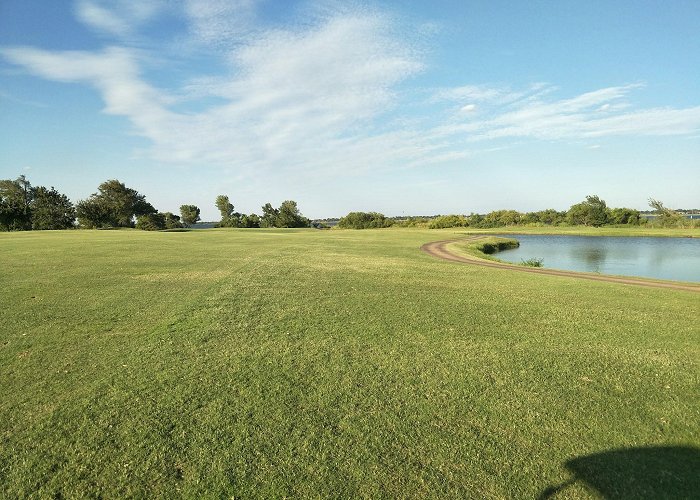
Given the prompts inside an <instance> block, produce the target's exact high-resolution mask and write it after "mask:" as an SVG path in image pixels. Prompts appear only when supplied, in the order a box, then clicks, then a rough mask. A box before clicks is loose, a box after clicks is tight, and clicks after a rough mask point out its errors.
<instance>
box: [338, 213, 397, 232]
mask: <svg viewBox="0 0 700 500" xmlns="http://www.w3.org/2000/svg"><path fill="white" fill-rule="evenodd" d="M393 223H394V222H393V221H392V220H391V219H387V218H386V217H385V216H384V214H380V213H378V212H350V213H349V214H348V215H346V216H345V217H341V218H340V220H339V221H338V227H339V228H341V229H375V228H380V227H390V226H391V225H393Z"/></svg>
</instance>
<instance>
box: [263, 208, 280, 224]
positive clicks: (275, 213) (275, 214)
mask: <svg viewBox="0 0 700 500" xmlns="http://www.w3.org/2000/svg"><path fill="white" fill-rule="evenodd" d="M262 212H263V214H262V217H260V227H279V226H278V218H279V215H280V211H279V210H277V209H276V208H274V207H273V206H272V204H271V203H265V204H264V205H263V206H262Z"/></svg>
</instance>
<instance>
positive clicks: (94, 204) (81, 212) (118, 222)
mask: <svg viewBox="0 0 700 500" xmlns="http://www.w3.org/2000/svg"><path fill="white" fill-rule="evenodd" d="M97 189H98V192H97V193H94V194H93V195H92V196H90V198H88V199H87V200H83V201H79V202H78V204H77V205H76V213H77V216H78V221H79V222H80V225H81V226H85V227H93V228H99V227H134V217H139V216H141V215H147V214H154V213H156V212H157V210H156V209H155V208H154V207H153V205H151V204H150V203H148V202H147V201H146V197H145V196H144V195H142V194H139V192H138V191H136V190H135V189H131V188H128V187H126V186H125V185H124V184H123V183H121V182H119V181H118V180H116V179H112V180H109V181H106V182H103V183H102V184H100V185H99V187H98V188H97Z"/></svg>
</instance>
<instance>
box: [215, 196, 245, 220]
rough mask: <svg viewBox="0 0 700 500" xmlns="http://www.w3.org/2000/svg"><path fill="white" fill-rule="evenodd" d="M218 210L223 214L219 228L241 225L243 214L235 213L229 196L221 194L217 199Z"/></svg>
mask: <svg viewBox="0 0 700 500" xmlns="http://www.w3.org/2000/svg"><path fill="white" fill-rule="evenodd" d="M216 208H217V209H218V210H219V212H220V213H221V221H220V222H219V224H218V226H219V227H238V226H239V224H240V218H241V214H239V213H236V212H234V211H233V209H234V207H233V204H232V203H231V202H230V201H229V199H228V196H226V195H223V194H220V195H219V196H217V197H216Z"/></svg>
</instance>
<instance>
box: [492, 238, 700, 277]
mask: <svg viewBox="0 0 700 500" xmlns="http://www.w3.org/2000/svg"><path fill="white" fill-rule="evenodd" d="M501 236H502V237H504V238H515V239H517V240H518V241H519V242H520V248H515V249H512V250H504V251H502V252H499V253H498V255H497V256H496V257H497V258H498V259H500V260H503V261H506V262H513V263H516V264H519V263H520V262H521V261H523V260H528V259H544V262H543V266H544V267H547V268H550V269H566V270H570V271H582V272H587V273H601V274H619V275H623V276H641V277H645V278H655V279H664V280H676V281H694V282H700V238H652V237H637V236H635V237H612V236H550V235H529V234H528V235H522V234H516V235H512V234H511V235H501Z"/></svg>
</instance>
